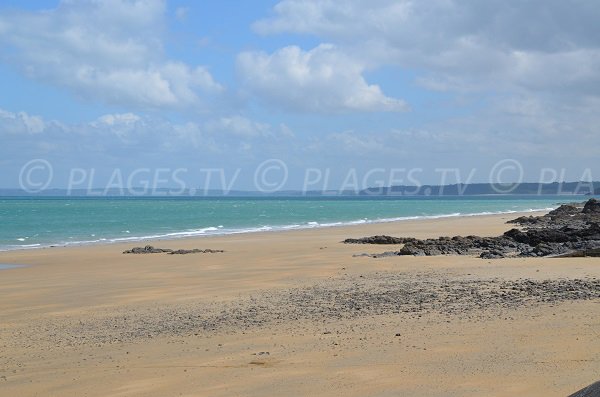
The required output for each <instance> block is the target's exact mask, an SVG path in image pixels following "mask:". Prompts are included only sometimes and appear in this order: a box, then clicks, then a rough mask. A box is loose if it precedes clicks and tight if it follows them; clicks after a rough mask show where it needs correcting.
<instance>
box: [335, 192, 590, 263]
mask: <svg viewBox="0 0 600 397" xmlns="http://www.w3.org/2000/svg"><path fill="white" fill-rule="evenodd" d="M507 223H509V224H514V225H518V226H520V228H513V229H511V230H509V231H507V232H505V233H504V234H503V235H501V236H496V237H480V236H466V237H463V236H454V237H439V238H437V239H424V240H420V239H416V238H412V237H392V236H370V237H363V238H359V239H346V240H344V241H343V242H344V243H345V244H403V247H401V248H400V249H399V250H397V251H387V252H383V253H380V254H361V255H360V256H370V257H374V258H380V257H386V256H402V255H414V256H434V255H474V256H479V257H480V258H483V259H498V258H506V257H548V256H554V257H583V256H600V201H598V200H596V199H589V200H588V201H587V202H585V203H581V204H564V205H561V206H560V207H558V208H557V209H555V210H553V211H551V212H549V213H548V214H546V215H543V216H528V217H525V216H522V217H519V218H516V219H513V220H511V221H508V222H507Z"/></svg>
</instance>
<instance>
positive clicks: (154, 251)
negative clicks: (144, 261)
mask: <svg viewBox="0 0 600 397" xmlns="http://www.w3.org/2000/svg"><path fill="white" fill-rule="evenodd" d="M217 252H224V251H223V250H212V249H205V250H201V249H198V248H194V249H191V250H184V249H179V250H172V249H169V248H155V247H153V246H151V245H147V246H145V247H143V248H142V247H134V248H132V249H130V250H127V251H123V253H124V254H161V253H167V254H168V255H185V254H207V253H217Z"/></svg>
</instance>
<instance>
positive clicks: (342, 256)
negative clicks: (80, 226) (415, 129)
mask: <svg viewBox="0 0 600 397" xmlns="http://www.w3.org/2000/svg"><path fill="white" fill-rule="evenodd" d="M517 215H518V214H510V215H488V216H472V217H454V218H443V219H435V220H433V219H432V220H414V221H412V220H411V221H401V222H391V223H381V224H366V225H356V226H345V227H332V228H321V229H310V230H296V231H287V232H271V233H268V232H267V233H248V234H239V235H229V236H218V237H205V238H196V239H186V240H164V241H152V242H142V243H130V244H112V245H95V246H82V247H68V248H63V247H57V248H48V249H38V250H24V251H9V252H1V253H0V263H2V264H19V265H26V266H25V267H18V268H11V269H6V270H0V296H1V297H2V299H1V300H0V323H1V324H2V327H1V329H0V346H1V347H2V349H1V350H0V395H3V396H36V395H40V396H42V395H43V396H114V397H116V396H285V395H297V396H308V395H310V396H338V395H343V396H397V395H407V396H515V395H523V396H567V395H569V394H570V393H573V392H575V391H577V390H579V389H581V388H582V387H584V386H586V385H588V384H590V383H593V382H595V381H597V380H599V379H600V333H599V331H598V329H600V327H599V325H600V299H598V290H599V288H600V284H599V281H598V280H599V279H600V258H561V259H558V258H510V259H496V260H484V259H480V258H476V257H465V256H437V257H412V256H410V257H409V256H404V257H387V258H377V259H375V258H370V257H355V256H353V255H355V254H361V253H377V252H382V251H384V250H386V249H389V247H383V248H382V247H381V246H372V245H347V244H342V243H341V241H342V240H344V239H345V238H349V237H363V236H369V235H375V234H388V235H392V236H400V237H402V236H406V237H408V236H411V237H417V238H426V237H438V236H453V235H469V234H478V235H481V236H493V235H498V234H501V233H503V232H504V231H506V230H508V229H510V226H509V225H507V224H506V223H505V222H506V221H507V220H509V219H512V218H514V217H516V216H517ZM146 243H147V244H152V245H154V246H156V247H162V248H173V249H179V248H183V249H192V248H202V249H208V248H210V249H214V250H224V252H222V253H202V254H189V255H167V254H148V255H125V254H123V253H122V252H123V251H124V250H126V249H130V248H132V247H133V246H140V245H142V246H143V245H145V244H146Z"/></svg>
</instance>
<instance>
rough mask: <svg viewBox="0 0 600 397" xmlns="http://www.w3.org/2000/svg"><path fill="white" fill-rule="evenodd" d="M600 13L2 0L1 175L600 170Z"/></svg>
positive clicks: (242, 180)
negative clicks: (509, 162) (272, 167)
mask: <svg viewBox="0 0 600 397" xmlns="http://www.w3.org/2000/svg"><path fill="white" fill-rule="evenodd" d="M599 19H600V6H599V5H598V3H597V2H595V1H572V2H570V1H553V0H552V1H541V0H540V1H527V2H506V1H487V2H480V1H475V0H472V1H447V0H444V1H442V0H439V1H438V0H434V1H429V2H413V1H408V0H405V1H391V0H390V1H387V0H382V1H377V2H365V1H358V0H356V1H342V0H340V1H326V0H322V1H317V0H315V1H305V0H284V1H252V2H248V1H224V2H212V1H210V2H209V1H200V2H189V1H187V2H186V1H158V0H144V1H142V0H140V1H125V0H107V1H85V0H84V1H73V0H68V1H62V2H57V1H43V2H41V1H35V2H26V1H3V2H2V4H1V5H0V87H2V88H1V90H0V138H1V139H2V141H3V145H1V147H0V156H1V158H0V167H1V168H2V170H3V172H2V174H1V175H0V186H3V187H18V186H19V184H20V182H22V175H23V173H22V167H23V166H24V165H25V164H27V163H28V162H30V161H31V160H35V159H43V160H45V161H47V162H48V163H49V164H51V165H52V167H53V168H52V170H53V178H52V181H51V183H50V185H49V186H50V187H66V185H67V184H68V183H69V178H70V177H72V173H73V169H78V170H86V173H87V175H88V176H89V175H91V170H94V175H95V179H94V180H90V181H86V183H87V182H90V183H91V184H93V185H95V186H96V185H97V186H99V187H102V186H105V185H106V184H107V183H109V182H110V179H111V176H113V175H114V172H115V170H116V169H119V170H120V171H119V172H121V173H122V175H124V176H125V177H127V176H128V175H131V174H132V173H133V172H135V170H136V169H140V168H142V169H146V168H151V169H153V170H154V169H156V168H159V167H160V168H165V169H170V170H175V169H179V168H185V169H187V170H188V172H186V173H185V179H186V184H188V185H189V186H196V185H202V184H203V183H204V182H205V181H204V180H203V177H202V175H201V174H202V173H201V172H200V170H202V169H209V168H210V169H212V168H223V170H224V171H223V172H224V173H226V175H233V174H235V172H236V171H237V170H241V173H240V176H239V178H238V180H237V181H236V182H235V188H239V189H252V188H253V183H252V177H253V172H254V171H255V170H256V167H258V166H259V165H260V164H262V163H263V162H264V161H267V160H269V159H280V160H283V162H284V163H285V164H286V167H287V169H288V172H289V178H288V179H287V180H286V183H285V184H284V185H283V188H290V189H292V188H295V189H297V188H301V187H302V186H303V184H304V183H305V180H306V173H307V169H319V170H321V171H322V172H325V170H330V173H331V182H330V184H331V186H328V187H329V188H333V189H335V188H336V187H339V186H340V185H343V184H344V183H345V182H347V181H348V180H349V179H348V175H350V174H351V173H352V172H355V173H356V175H357V177H358V179H359V180H360V183H361V184H365V185H374V184H375V185H376V184H378V183H381V179H383V180H386V181H389V180H390V177H391V175H390V174H391V173H392V172H393V171H392V170H394V169H395V170H398V169H400V170H402V169H405V170H411V169H417V170H420V171H417V172H416V173H414V174H413V175H418V178H417V179H418V182H420V183H440V182H447V183H454V182H457V181H461V182H468V181H470V182H486V181H487V180H488V179H489V177H490V172H491V171H492V169H493V168H494V165H495V164H497V163H498V162H499V161H502V160H505V159H513V160H515V161H516V162H517V163H518V164H520V166H521V167H522V169H523V172H522V178H523V179H524V180H530V181H537V180H539V178H540V176H543V179H544V180H545V181H552V180H553V179H562V178H565V179H569V180H578V179H580V178H582V177H583V178H584V179H585V178H589V177H590V176H591V177H592V178H594V179H596V180H600V166H599V165H598V161H597V158H598V153H599V151H600V145H599V144H600V138H599V135H598V133H599V132H600V131H599V127H600V112H598V109H599V108H600V72H598V71H599V70H600V27H599V26H598V24H597V21H598V20H599ZM373 169H377V170H380V169H382V170H384V171H383V172H379V171H377V172H374V173H371V174H369V170H373ZM445 169H456V172H454V171H453V173H451V175H453V178H454V179H453V180H452V179H450V180H444V181H442V180H440V177H441V175H442V174H444V173H446V175H450V174H448V173H447V172H445V171H443V170H445ZM352 170H354V171H352ZM549 170H551V171H549ZM473 171H474V172H473ZM376 174H377V175H379V177H373V178H371V176H372V175H376ZM369 175H371V176H369ZM457 175H459V176H457ZM468 175H472V177H471V179H470V180H467V176H468ZM507 175H508V176H507ZM454 176H457V177H454ZM517 176H518V177H520V176H521V175H517ZM505 177H507V178H510V175H509V174H506V175H505ZM513 177H514V176H513ZM125 179H127V178H125ZM351 179H352V178H350V180H351ZM392 179H393V178H392ZM513 179H514V178H513ZM394 180H395V181H396V182H398V180H397V179H394ZM71 182H72V180H71ZM171 182H172V181H171ZM404 182H409V181H407V180H406V178H405V180H404ZM165 183H166V184H169V183H170V182H165ZM212 187H219V186H212ZM314 187H317V186H314ZM361 187H366V186H361Z"/></svg>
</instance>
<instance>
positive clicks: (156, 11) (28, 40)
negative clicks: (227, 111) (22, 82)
mask: <svg viewBox="0 0 600 397" xmlns="http://www.w3.org/2000/svg"><path fill="white" fill-rule="evenodd" d="M164 17H165V5H164V2H163V1H160V0H138V1H125V0H108V1H93V0H85V1H71V0H68V1H62V2H61V3H60V5H59V6H58V7H57V8H56V9H53V10H49V11H39V12H29V11H21V12H18V11H11V12H5V13H4V14H2V15H0V27H1V28H2V30H3V34H2V35H1V36H0V51H1V52H0V57H2V59H4V60H5V61H6V62H9V63H12V64H14V65H16V66H17V67H18V68H20V69H21V70H22V71H23V73H25V74H26V75H27V76H28V77H30V78H34V79H37V80H40V81H43V82H47V83H51V84H55V85H58V86H60V87H66V88H68V89H70V90H71V91H73V92H74V93H75V94H77V95H79V96H82V97H86V98H90V99H93V100H100V101H103V102H105V103H109V104H119V105H128V106H134V107H139V108H160V107H170V108H177V109H182V108H191V107H202V106H203V105H204V104H205V102H206V101H205V98H206V97H209V96H211V95H215V94H218V93H220V92H222V91H223V87H222V86H221V85H219V84H218V83H217V82H215V81H214V79H213V78H212V76H211V74H210V73H209V72H208V70H207V69H206V68H205V67H202V66H196V67H192V66H189V65H187V64H185V63H182V62H176V61H171V60H169V59H167V58H166V56H165V53H164V50H163V30H164V26H163V25H164Z"/></svg>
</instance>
